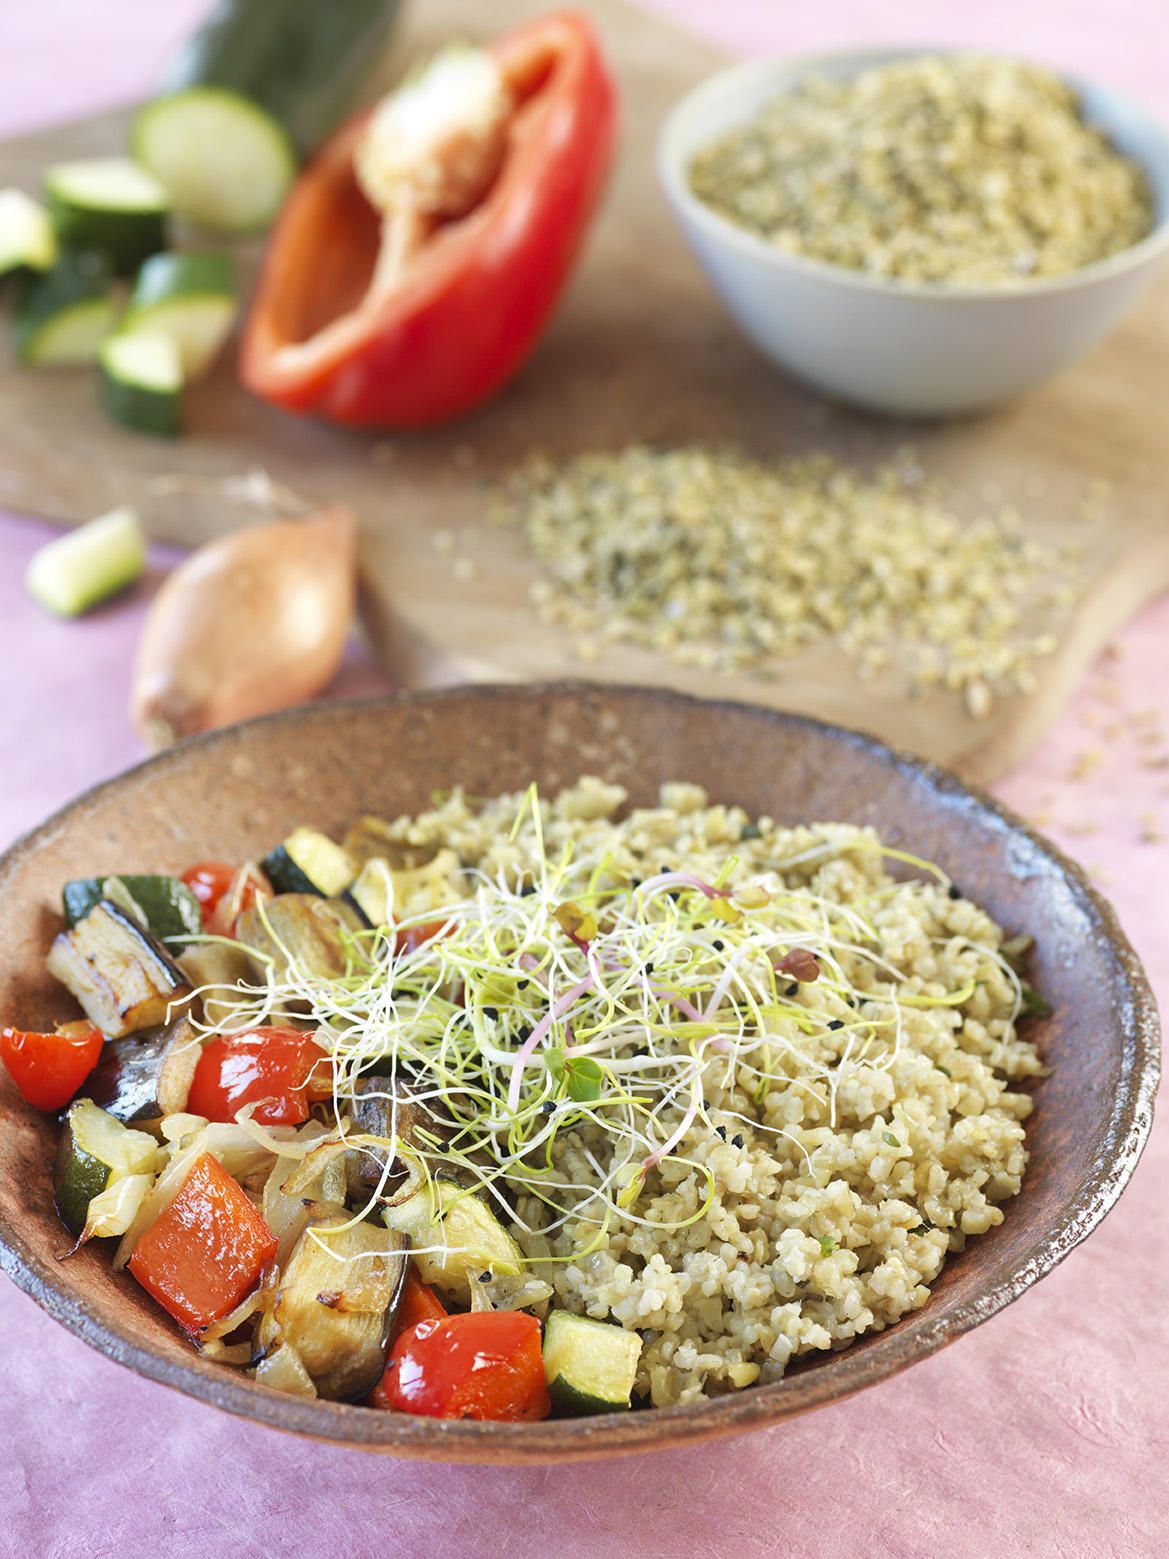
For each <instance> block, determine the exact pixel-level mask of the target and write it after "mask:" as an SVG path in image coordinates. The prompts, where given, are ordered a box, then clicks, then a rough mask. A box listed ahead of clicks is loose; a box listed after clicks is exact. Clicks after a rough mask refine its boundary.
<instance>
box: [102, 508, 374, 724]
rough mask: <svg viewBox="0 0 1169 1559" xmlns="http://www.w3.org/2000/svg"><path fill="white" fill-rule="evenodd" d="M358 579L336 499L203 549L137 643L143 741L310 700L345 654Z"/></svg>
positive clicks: (137, 708)
mask: <svg viewBox="0 0 1169 1559" xmlns="http://www.w3.org/2000/svg"><path fill="white" fill-rule="evenodd" d="M356 587H357V527H356V525H355V523H354V520H353V516H352V514H351V513H350V512H349V510H348V509H345V508H342V507H340V506H334V507H332V508H329V509H323V510H321V511H320V512H319V513H318V514H314V515H310V516H309V517H308V518H306V519H303V520H283V521H280V522H278V523H276V524H272V525H257V526H253V527H251V528H249V529H247V530H242V531H236V532H235V533H234V534H232V535H230V536H223V537H220V538H219V539H218V540H216V541H212V542H209V543H208V544H207V545H206V546H203V547H200V548H198V549H197V551H195V552H193V553H192V554H191V555H190V557H188V558H186V559H185V560H184V561H183V562H182V563H180V565H179V566H178V568H176V569H175V570H174V572H173V573H172V574H170V575H169V577H168V578H167V579H166V580H165V582H164V583H163V586H162V588H161V589H160V590H159V592H158V594H157V595H156V596H155V598H154V600H153V602H152V603H151V607H150V612H149V614H148V616H147V619H146V626H145V628H144V629H143V632H142V638H141V640H140V642H139V645H138V656H137V661H136V663H135V668H134V688H133V696H132V699H131V705H130V712H131V715H132V718H133V720H134V724H135V726H136V727H137V729H138V731H139V733H140V734H141V736H142V738H143V740H144V742H145V743H146V745H147V746H148V747H150V748H152V749H157V748H160V747H166V746H169V745H170V744H171V743H172V742H174V741H177V740H178V739H179V738H180V737H184V736H194V735H197V734H198V732H200V731H210V730H214V729H215V728H216V727H217V726H221V725H232V724H234V722H235V721H237V720H247V719H249V718H250V717H251V716H253V715H261V714H268V713H270V712H271V711H272V710H276V709H286V708H287V707H288V706H289V705H290V704H299V703H303V702H304V701H305V700H306V699H309V698H312V697H314V696H315V695H316V694H317V693H319V692H320V691H321V690H322V688H324V687H325V686H326V685H327V683H328V682H329V681H330V680H331V678H332V677H333V675H334V673H335V672H336V670H337V667H338V666H339V664H340V662H341V657H342V655H343V654H344V651H345V641H346V639H347V637H348V635H349V628H350V624H351V622H352V620H353V611H354V602H355V597H356Z"/></svg>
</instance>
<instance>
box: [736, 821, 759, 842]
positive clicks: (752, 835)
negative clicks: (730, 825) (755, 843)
mask: <svg viewBox="0 0 1169 1559" xmlns="http://www.w3.org/2000/svg"><path fill="white" fill-rule="evenodd" d="M739 838H740V839H762V838H763V830H762V829H761V828H760V827H759V824H758V823H748V824H747V825H746V826H745V827H744V829H743V832H742V833H741V834H740V835H739Z"/></svg>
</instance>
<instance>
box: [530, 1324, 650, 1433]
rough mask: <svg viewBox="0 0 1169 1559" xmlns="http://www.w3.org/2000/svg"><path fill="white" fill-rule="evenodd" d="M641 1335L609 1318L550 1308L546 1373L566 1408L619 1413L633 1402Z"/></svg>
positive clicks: (546, 1328) (554, 1397) (554, 1396)
mask: <svg viewBox="0 0 1169 1559" xmlns="http://www.w3.org/2000/svg"><path fill="white" fill-rule="evenodd" d="M640 1358H641V1338H640V1337H639V1336H638V1335H637V1333H636V1332H628V1331H626V1330H625V1328H624V1327H623V1326H614V1325H613V1324H612V1323H611V1322H609V1321H593V1320H590V1319H589V1317H588V1316H584V1315H572V1314H570V1313H569V1312H568V1311H567V1310H553V1312H552V1314H551V1315H550V1316H549V1317H548V1320H547V1322H546V1324H545V1326H544V1373H545V1375H546V1376H547V1378H548V1391H549V1394H550V1396H551V1397H552V1401H553V1402H554V1404H555V1405H556V1406H557V1407H558V1408H559V1409H560V1410H561V1412H564V1413H573V1414H576V1413H622V1412H624V1411H626V1409H628V1408H629V1407H630V1406H631V1405H632V1397H633V1382H634V1378H635V1376H636V1375H637V1361H638V1360H639V1359H640Z"/></svg>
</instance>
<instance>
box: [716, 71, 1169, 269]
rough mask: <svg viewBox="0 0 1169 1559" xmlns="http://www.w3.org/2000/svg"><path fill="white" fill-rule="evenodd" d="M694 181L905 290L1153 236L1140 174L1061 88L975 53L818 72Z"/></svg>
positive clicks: (734, 215)
mask: <svg viewBox="0 0 1169 1559" xmlns="http://www.w3.org/2000/svg"><path fill="white" fill-rule="evenodd" d="M690 182H691V187H692V188H693V190H694V193H695V194H696V195H697V196H698V198H699V199H700V200H702V201H704V202H705V203H706V204H707V205H709V206H711V207H712V208H713V209H714V210H716V211H717V212H719V213H720V214H721V215H722V216H724V217H726V218H728V219H729V220H730V221H732V222H734V223H736V224H737V225H739V226H741V227H744V228H747V229H749V230H750V231H751V232H754V233H756V234H758V235H759V236H760V237H763V238H765V239H767V240H768V241H769V242H770V243H772V244H774V245H775V247H776V248H777V249H781V250H783V251H784V252H785V253H788V254H793V255H801V256H805V257H808V258H812V259H816V260H822V261H827V262H829V263H830V264H833V265H840V266H847V267H848V268H850V269H853V270H863V271H868V272H870V273H874V274H876V275H878V276H886V277H894V278H897V279H899V280H902V281H907V282H930V283H942V284H946V285H951V286H969V287H999V286H1018V285H1020V284H1023V283H1026V282H1027V281H1029V280H1032V279H1036V278H1042V277H1048V276H1059V275H1062V274H1065V273H1066V272H1069V271H1075V270H1078V269H1080V268H1081V267H1082V266H1085V265H1091V264H1093V263H1094V262H1096V261H1098V260H1102V259H1104V258H1106V257H1107V256H1108V255H1111V254H1115V253H1116V252H1117V251H1119V250H1121V249H1127V248H1129V247H1130V246H1131V245H1133V244H1135V243H1138V242H1139V241H1140V240H1141V239H1142V238H1144V237H1145V236H1146V235H1147V234H1148V233H1149V231H1150V229H1151V226H1152V201H1151V197H1150V192H1149V187H1148V183H1147V180H1146V178H1145V176H1144V174H1143V172H1142V171H1141V169H1140V168H1139V167H1138V166H1137V165H1136V164H1135V163H1134V162H1132V161H1130V160H1129V159H1128V158H1126V157H1123V156H1121V155H1120V154H1119V153H1118V152H1117V151H1116V150H1115V149H1114V148H1113V147H1112V145H1111V144H1110V142H1109V141H1108V140H1107V138H1106V137H1105V136H1104V135H1103V134H1102V133H1101V132H1100V131H1099V130H1097V129H1095V128H1094V127H1093V126H1091V125H1090V124H1088V123H1086V122H1085V120H1084V118H1083V116H1082V113H1081V105H1080V103H1079V100H1078V98H1077V96H1076V94H1075V92H1074V91H1073V90H1072V89H1071V88H1070V87H1069V86H1068V85H1067V84H1066V83H1064V82H1062V81H1061V80H1060V79H1059V78H1058V77H1057V76H1054V75H1052V74H1050V73H1049V72H1047V71H1044V70H1039V69H1036V68H1035V67H1033V66H1030V65H1024V64H1021V63H1017V62H1015V61H1012V60H1005V59H991V58H985V57H983V56H979V55H948V56H928V55H927V56H921V57H917V58H913V59H909V60H902V61H897V62H895V63H892V64H888V65H882V66H878V67H874V68H872V69H869V70H866V71H863V72H862V73H861V74H859V75H858V76H856V77H854V78H852V79H851V80H848V81H832V80H828V79H826V78H824V77H820V76H816V77H811V78H809V79H808V80H807V81H805V82H802V83H801V84H800V85H799V86H798V87H796V88H794V89H793V90H792V91H790V92H788V93H786V94H784V95H783V96H781V97H777V98H776V99H775V100H774V101H773V102H772V103H770V104H769V105H768V106H767V107H765V108H764V109H763V111H762V112H761V113H760V114H758V115H757V116H756V117H755V118H754V119H751V120H749V121H747V123H745V124H743V125H740V126H737V127H736V128H735V129H733V130H731V131H729V132H728V133H727V134H726V135H724V136H722V137H721V138H720V139H719V140H717V141H715V142H713V143H712V144H711V145H710V146H708V147H706V148H704V149H703V150H702V151H700V152H699V154H698V155H697V156H696V157H695V159H694V161H693V163H692V165H691V168H690Z"/></svg>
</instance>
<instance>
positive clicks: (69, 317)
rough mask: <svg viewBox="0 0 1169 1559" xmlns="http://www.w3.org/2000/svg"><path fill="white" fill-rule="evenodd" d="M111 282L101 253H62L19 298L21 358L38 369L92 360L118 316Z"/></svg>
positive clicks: (19, 351) (19, 350)
mask: <svg viewBox="0 0 1169 1559" xmlns="http://www.w3.org/2000/svg"><path fill="white" fill-rule="evenodd" d="M110 283H111V278H110V269H109V263H108V262H107V261H106V260H105V259H104V258H103V257H102V256H101V255H97V254H90V253H82V254H66V255H63V256H62V257H61V260H60V261H59V263H58V264H57V265H56V266H55V267H54V268H53V269H52V270H51V271H48V272H46V274H45V275H44V276H41V277H39V278H38V280H36V281H35V282H34V283H33V284H32V286H31V287H30V288H29V289H28V291H27V293H26V294H25V296H24V298H23V299H22V301H21V305H20V309H19V311H18V313H17V316H16V351H17V355H18V357H19V358H20V360H21V362H22V363H28V364H29V365H31V366H33V367H37V368H68V367H78V366H81V365H83V364H86V363H93V362H96V361H97V355H98V350H99V348H100V347H101V344H102V342H103V341H104V340H105V338H106V337H107V336H108V335H109V333H110V331H111V330H112V329H113V328H114V321H115V319H116V317H117V305H116V303H115V301H114V298H113V294H112V292H111V290H110Z"/></svg>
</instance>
